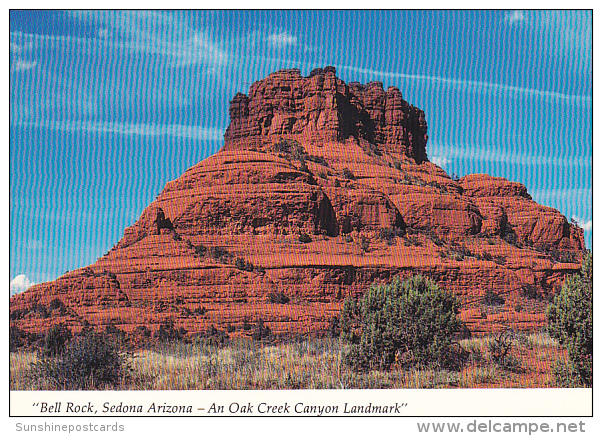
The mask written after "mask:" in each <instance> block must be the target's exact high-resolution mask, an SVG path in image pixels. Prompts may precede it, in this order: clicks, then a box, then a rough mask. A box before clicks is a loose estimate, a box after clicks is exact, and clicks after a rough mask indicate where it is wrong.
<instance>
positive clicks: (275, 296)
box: [268, 292, 291, 304]
mask: <svg viewBox="0 0 602 436" xmlns="http://www.w3.org/2000/svg"><path fill="white" fill-rule="evenodd" d="M268 301H269V302H270V303H274V304H286V303H288V302H289V301H291V299H290V298H289V297H288V296H287V295H286V294H285V293H284V292H272V293H270V294H269V295H268Z"/></svg>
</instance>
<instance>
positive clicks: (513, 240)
mask: <svg viewBox="0 0 602 436" xmlns="http://www.w3.org/2000/svg"><path fill="white" fill-rule="evenodd" d="M502 239H503V240H504V241H506V242H507V243H508V244H510V245H517V243H518V239H517V237H516V232H515V231H514V228H513V227H512V226H511V225H510V223H506V228H505V229H504V232H503V234H502Z"/></svg>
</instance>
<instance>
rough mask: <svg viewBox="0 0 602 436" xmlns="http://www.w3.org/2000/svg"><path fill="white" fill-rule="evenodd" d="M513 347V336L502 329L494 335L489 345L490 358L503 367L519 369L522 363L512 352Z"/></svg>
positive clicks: (511, 369)
mask: <svg viewBox="0 0 602 436" xmlns="http://www.w3.org/2000/svg"><path fill="white" fill-rule="evenodd" d="M513 347H514V342H513V341H512V337H511V336H510V335H509V334H508V332H507V331H502V332H501V333H500V334H499V335H498V336H497V337H494V338H493V340H492V341H491V342H489V344H488V346H487V349H488V352H489V359H490V360H491V361H492V362H493V363H495V364H496V365H499V366H500V367H502V368H503V369H506V370H509V371H518V370H519V369H520V363H519V362H518V360H517V359H516V358H515V357H514V356H512V355H511V354H510V352H511V351H512V348H513Z"/></svg>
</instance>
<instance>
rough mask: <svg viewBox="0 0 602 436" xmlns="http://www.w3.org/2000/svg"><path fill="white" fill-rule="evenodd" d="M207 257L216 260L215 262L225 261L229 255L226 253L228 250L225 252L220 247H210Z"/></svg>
mask: <svg viewBox="0 0 602 436" xmlns="http://www.w3.org/2000/svg"><path fill="white" fill-rule="evenodd" d="M209 255H210V256H211V257H212V258H213V259H215V260H217V261H222V262H223V261H226V260H227V259H228V258H229V257H230V256H231V254H230V253H229V252H228V250H226V249H225V248H222V247H211V248H210V249H209Z"/></svg>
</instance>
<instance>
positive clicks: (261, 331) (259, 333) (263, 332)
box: [253, 319, 272, 341]
mask: <svg viewBox="0 0 602 436" xmlns="http://www.w3.org/2000/svg"><path fill="white" fill-rule="evenodd" d="M271 334H272V330H271V329H270V328H269V327H268V326H267V325H265V324H264V322H263V320H262V319H260V320H259V321H257V324H255V328H254V329H253V339H254V340H256V341H260V340H262V339H266V338H269V337H270V335H271Z"/></svg>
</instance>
